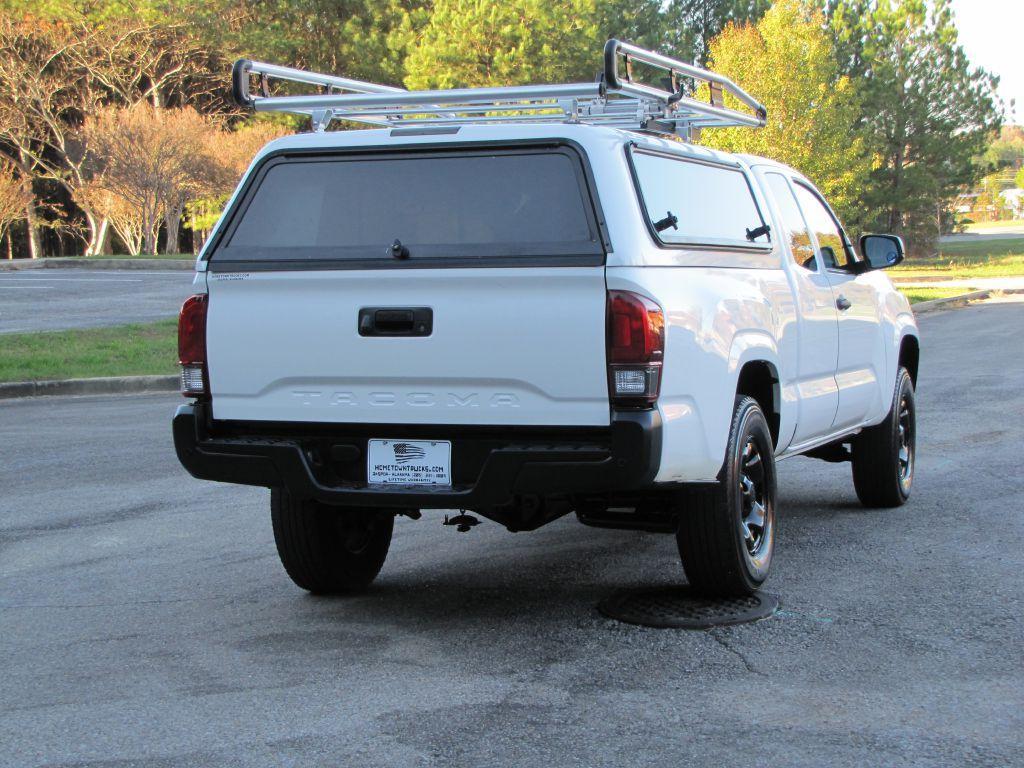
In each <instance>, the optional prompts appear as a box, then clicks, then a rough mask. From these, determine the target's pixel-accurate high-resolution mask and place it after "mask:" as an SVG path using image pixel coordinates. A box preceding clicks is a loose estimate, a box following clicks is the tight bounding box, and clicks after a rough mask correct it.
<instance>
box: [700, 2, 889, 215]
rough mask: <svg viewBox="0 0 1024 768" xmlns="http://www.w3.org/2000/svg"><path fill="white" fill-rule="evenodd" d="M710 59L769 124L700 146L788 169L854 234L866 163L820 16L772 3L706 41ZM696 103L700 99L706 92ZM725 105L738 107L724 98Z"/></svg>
mask: <svg viewBox="0 0 1024 768" xmlns="http://www.w3.org/2000/svg"><path fill="white" fill-rule="evenodd" d="M710 55H711V64H710V65H711V66H712V67H713V68H714V70H715V71H718V72H722V73H723V74H725V75H727V76H729V77H730V78H732V79H733V80H734V81H735V82H737V83H738V84H739V85H740V86H741V87H743V88H744V89H745V90H747V91H748V92H750V93H751V94H752V95H753V96H754V97H755V98H757V99H758V100H759V101H761V102H762V103H763V104H764V105H765V107H766V108H767V110H768V125H767V126H766V127H765V128H762V129H759V130H757V129H751V128H717V129H709V130H707V131H705V132H704V134H703V136H702V143H705V144H707V145H709V146H713V147H716V148H718V149H723V150H726V151H729V152H748V153H751V154H755V155H761V156H763V157H770V158H772V159H774V160H778V161H780V162H783V163H786V164H787V165H791V166H793V167H794V168H796V169H798V170H799V171H801V172H803V173H804V174H806V175H807V177H808V178H810V179H811V180H812V181H814V183H815V184H816V185H818V187H819V188H820V189H821V191H822V192H823V193H824V194H825V196H826V197H827V198H828V199H829V200H830V202H831V203H832V204H833V205H834V206H835V207H836V209H837V211H838V212H839V214H840V216H841V217H842V218H843V220H844V221H845V222H847V224H848V225H849V226H850V227H851V228H857V226H858V224H859V212H860V208H859V203H858V201H859V198H860V196H861V194H862V193H863V187H862V185H863V183H864V181H865V179H866V178H867V174H868V173H869V172H870V170H871V160H870V157H869V156H868V155H867V153H866V152H865V149H864V145H863V142H862V141H861V140H860V139H859V138H858V137H857V136H856V135H855V134H854V133H853V132H852V130H851V126H852V125H854V124H855V123H856V121H857V119H858V117H859V115H860V111H859V110H860V107H859V101H858V95H857V92H856V89H855V87H854V84H853V83H852V82H851V81H850V79H849V78H848V77H846V76H844V75H842V74H841V73H840V71H839V64H838V61H837V59H836V56H835V52H834V50H833V44H832V39H831V37H830V35H829V34H828V32H827V30H826V28H825V19H824V17H823V15H822V13H821V12H820V11H819V10H817V9H816V8H815V7H814V6H812V5H810V4H809V3H806V2H801V0H779V1H778V2H776V3H775V5H774V6H773V7H772V8H771V10H769V11H768V12H767V13H766V14H765V15H764V17H763V18H762V19H761V20H760V21H759V22H757V23H756V24H730V25H728V26H727V27H726V28H725V29H724V30H723V31H722V33H721V34H720V35H719V36H718V37H716V38H715V39H713V40H712V41H711V47H710ZM700 98H701V99H703V100H707V94H706V92H702V93H701V94H700ZM726 105H727V106H732V107H735V108H741V109H742V108H743V107H742V105H741V104H739V102H738V101H736V100H735V99H733V97H731V96H727V99H726Z"/></svg>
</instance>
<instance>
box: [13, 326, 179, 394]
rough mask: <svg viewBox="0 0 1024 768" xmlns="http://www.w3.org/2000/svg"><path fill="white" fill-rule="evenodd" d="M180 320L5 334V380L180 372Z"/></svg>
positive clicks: (42, 379)
mask: <svg viewBox="0 0 1024 768" xmlns="http://www.w3.org/2000/svg"><path fill="white" fill-rule="evenodd" d="M177 323H178V321H177V319H170V320H161V321H159V322H156V323H145V324H133V325H118V326H115V327H113V328H83V329H79V330H73V331H42V332H39V333H5V334H2V335H0V381H44V380H47V379H78V378H91V377H93V376H140V375H144V374H168V373H176V372H177V370H178V366H177V362H178V347H177V338H178V325H177Z"/></svg>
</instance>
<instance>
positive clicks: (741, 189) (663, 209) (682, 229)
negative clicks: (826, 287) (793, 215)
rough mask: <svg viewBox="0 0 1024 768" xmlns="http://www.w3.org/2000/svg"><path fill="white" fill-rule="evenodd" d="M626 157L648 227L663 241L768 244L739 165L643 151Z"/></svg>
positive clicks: (745, 245)
mask: <svg viewBox="0 0 1024 768" xmlns="http://www.w3.org/2000/svg"><path fill="white" fill-rule="evenodd" d="M630 159H631V162H632V164H633V172H634V176H635V179H636V183H637V191H638V192H639V195H640V199H641V202H642V203H643V207H644V210H645V213H646V215H647V223H648V226H649V228H650V229H651V233H652V234H653V235H654V236H655V237H656V238H657V240H658V241H659V242H660V243H661V244H662V245H666V246H672V245H679V246H687V245H705V246H722V247H727V248H736V247H739V248H758V249H764V248H768V247H770V241H769V231H768V228H767V227H765V226H764V224H765V221H764V218H763V217H762V216H761V211H760V209H759V208H758V207H757V202H756V201H755V200H754V193H753V190H751V188H750V184H749V182H748V181H747V177H746V175H745V174H744V173H743V171H742V170H740V169H739V168H738V167H735V168H734V167H731V166H726V165H719V164H717V163H709V162H702V161H700V160H690V159H684V158H680V157H676V156H670V155H666V154H661V153H656V152H646V151H642V150H636V151H633V152H632V153H631V156H630Z"/></svg>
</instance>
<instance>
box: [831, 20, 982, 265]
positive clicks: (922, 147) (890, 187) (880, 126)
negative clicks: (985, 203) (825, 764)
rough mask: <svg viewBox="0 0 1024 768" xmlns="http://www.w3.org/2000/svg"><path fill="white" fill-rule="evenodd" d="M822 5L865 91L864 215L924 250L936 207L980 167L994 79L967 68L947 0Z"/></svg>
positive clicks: (844, 60) (843, 57) (847, 68)
mask: <svg viewBox="0 0 1024 768" xmlns="http://www.w3.org/2000/svg"><path fill="white" fill-rule="evenodd" d="M829 11H830V14H831V23H832V29H833V31H834V34H835V37H836V40H837V50H838V52H839V56H840V64H841V66H842V68H843V70H844V72H846V73H847V74H848V75H849V76H850V77H851V78H852V79H853V80H854V81H855V82H856V83H857V84H858V86H859V90H861V92H862V96H863V98H862V107H861V111H860V117H859V119H858V120H857V121H856V122H855V123H854V126H855V127H856V129H857V131H858V132H859V133H860V134H861V135H863V136H864V137H865V140H866V142H867V146H868V148H869V150H870V151H871V152H872V153H873V154H874V155H875V156H876V167H875V169H874V170H873V172H872V174H871V179H870V183H869V184H868V186H867V187H866V188H865V192H864V196H863V199H864V204H865V207H866V209H867V214H868V218H869V220H871V221H872V224H873V226H874V227H877V228H879V229H881V230H883V231H886V232H894V233H898V234H902V235H904V236H905V237H906V238H907V240H908V245H910V247H911V249H912V250H913V251H916V252H922V251H924V250H926V249H927V248H928V247H929V246H930V245H931V243H932V242H933V240H934V236H935V225H934V222H935V212H936V209H937V208H939V209H941V208H942V207H943V206H944V205H948V201H951V200H952V199H953V198H954V197H955V196H956V194H957V193H958V192H960V191H961V190H963V189H965V188H967V187H969V186H972V185H973V184H974V183H975V182H976V181H977V180H978V179H979V178H980V177H981V175H982V174H983V173H984V169H983V168H981V167H979V165H978V164H976V163H975V162H974V158H975V157H977V156H979V155H981V154H982V153H983V152H984V150H985V146H986V144H987V142H988V140H989V137H990V136H992V135H993V134H994V133H995V132H996V131H998V129H999V124H1000V118H1001V116H1000V107H999V105H998V102H997V99H996V96H995V87H996V84H997V79H996V78H995V77H993V76H991V75H990V74H988V73H987V72H985V71H983V70H981V69H974V68H971V67H970V65H969V63H968V61H967V57H966V56H965V55H964V52H963V49H962V48H961V47H960V45H959V44H958V42H957V31H956V26H955V24H954V21H953V16H952V12H951V11H950V7H949V2H948V0H933V1H932V2H928V1H927V0H832V2H831V3H830V8H829Z"/></svg>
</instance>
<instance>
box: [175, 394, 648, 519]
mask: <svg viewBox="0 0 1024 768" xmlns="http://www.w3.org/2000/svg"><path fill="white" fill-rule="evenodd" d="M245 426H246V429H245V430H244V433H243V432H239V431H238V430H235V431H234V432H233V431H232V430H230V429H227V430H223V429H220V428H219V427H212V425H211V421H210V418H209V410H208V406H207V405H205V404H202V403H196V404H193V405H182V406H179V407H178V410H177V412H176V413H175V415H174V420H173V432H174V447H175V450H176V451H177V454H178V459H179V461H181V464H182V466H184V467H185V469H187V470H188V471H189V473H191V474H192V476H193V477H197V478H199V479H201V480H217V481H221V482H227V483H239V484H242V485H258V486H264V487H268V488H283V489H286V490H287V491H288V492H289V494H291V495H292V496H294V497H297V498H305V499H315V500H317V501H321V502H324V503H327V504H334V505H340V506H375V507H395V508H415V509H450V508H458V509H471V510H480V511H485V510H488V509H494V508H497V507H501V506H505V505H508V504H511V503H514V502H515V499H516V497H522V496H535V497H545V496H556V495H558V496H561V495H573V494H583V493H594V492H602V491H625V490H632V489H640V488H645V487H649V486H650V485H651V484H652V483H653V480H654V477H655V475H656V474H657V472H658V466H659V463H660V460H661V417H660V415H659V413H658V411H657V410H651V411H631V412H621V413H615V414H614V416H613V419H612V423H611V426H610V428H609V429H607V430H603V431H602V432H601V434H600V435H595V434H591V433H581V434H580V435H578V436H576V435H573V434H571V433H563V434H561V435H559V438H558V439H557V440H554V441H553V440H552V439H550V437H549V438H548V439H539V438H537V437H531V436H529V435H523V434H514V433H513V432H512V431H511V430H510V431H509V436H508V437H507V438H497V439H496V438H494V437H493V436H492V437H490V438H488V439H478V438H474V437H465V438H462V437H459V436H458V435H452V434H444V432H446V431H447V432H449V433H450V431H451V428H437V429H436V430H434V431H435V432H441V433H442V434H437V435H436V437H437V438H439V439H440V438H448V437H451V439H452V440H453V464H455V467H453V480H454V484H453V485H452V486H450V487H448V486H445V487H443V488H431V487H429V486H384V487H378V486H372V485H369V484H367V483H366V482H365V463H366V461H365V450H366V439H367V438H366V432H367V430H366V428H364V427H361V426H360V427H353V428H350V429H347V427H349V426H350V425H337V430H336V431H324V428H325V425H316V427H317V431H316V432H315V434H314V433H312V432H311V433H310V436H308V437H306V436H303V435H302V434H292V435H283V436H272V435H270V434H267V435H266V436H264V435H261V434H259V433H258V432H255V433H254V431H253V430H254V429H255V428H256V425H254V424H251V423H250V424H247V425H245ZM391 429H392V430H393V429H394V428H393V427H392V428H391ZM270 431H271V430H269V429H268V432H270ZM378 431H383V430H378ZM407 431H408V430H407ZM379 436H382V437H386V436H387V435H386V434H382V435H379ZM405 436H406V437H412V435H405ZM334 445H338V446H343V447H344V449H345V451H347V452H349V453H351V454H352V456H353V457H354V458H352V461H351V462H350V464H349V470H347V475H348V477H347V478H346V477H345V476H339V475H338V474H335V473H334V472H332V471H331V470H330V469H325V467H324V466H323V461H322V460H320V461H318V457H321V456H322V455H323V449H326V450H327V452H328V453H333V448H332V446H334ZM460 450H463V452H464V453H467V454H468V453H474V454H475V455H474V456H472V457H471V460H469V461H468V462H462V465H463V466H462V469H461V470H459V471H455V470H456V467H458V466H459V459H458V458H457V454H458V453H459V451H460ZM360 461H361V462H362V464H361V465H360V464H359V462H360ZM345 474H346V472H342V473H341V475H345ZM460 474H461V477H460ZM360 475H361V477H360Z"/></svg>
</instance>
